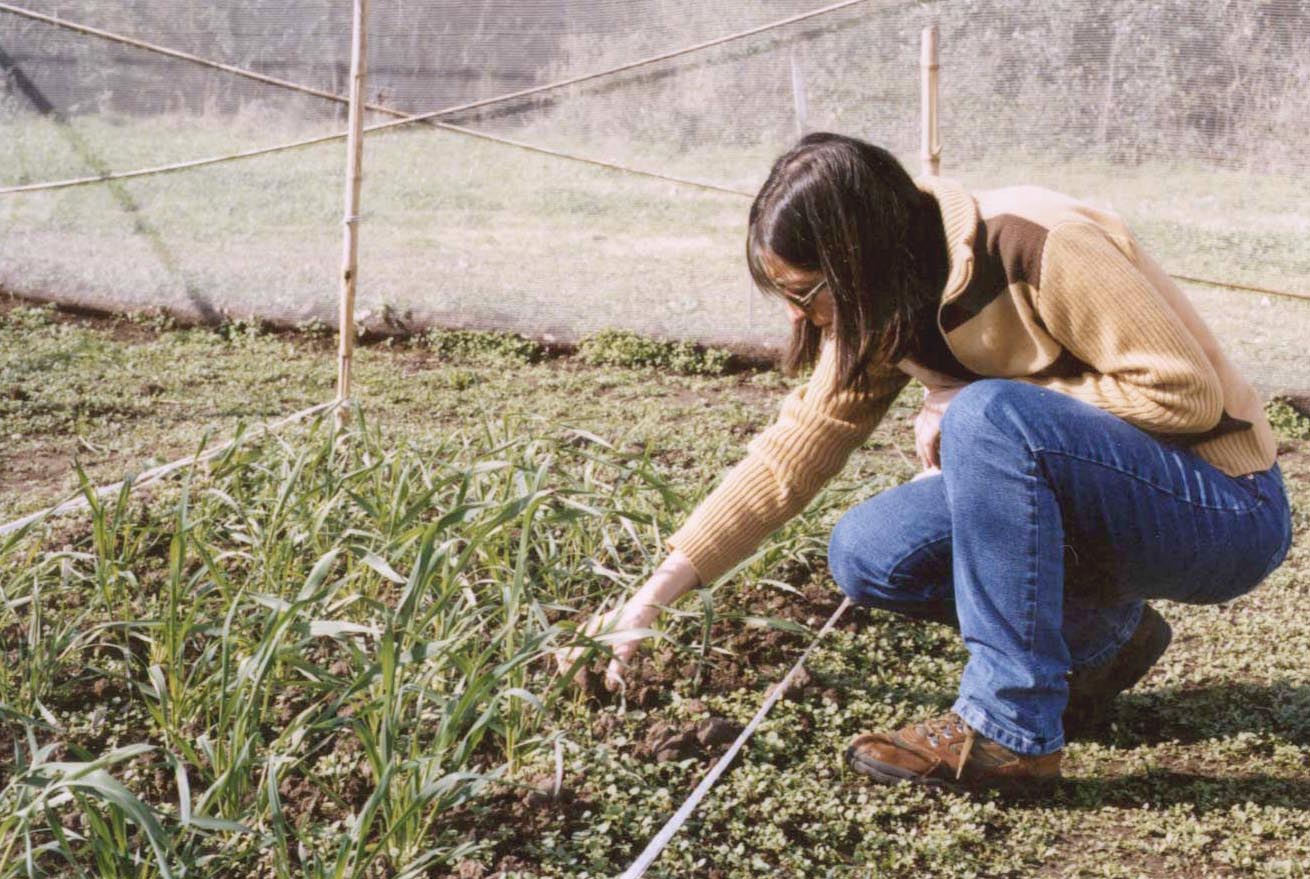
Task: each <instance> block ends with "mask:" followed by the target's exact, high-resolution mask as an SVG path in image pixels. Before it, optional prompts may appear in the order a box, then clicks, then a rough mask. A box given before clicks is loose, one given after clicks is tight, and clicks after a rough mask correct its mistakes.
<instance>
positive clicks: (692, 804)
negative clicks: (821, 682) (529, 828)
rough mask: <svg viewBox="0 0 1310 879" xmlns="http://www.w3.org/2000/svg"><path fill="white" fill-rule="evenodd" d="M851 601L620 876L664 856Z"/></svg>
mask: <svg viewBox="0 0 1310 879" xmlns="http://www.w3.org/2000/svg"><path fill="white" fill-rule="evenodd" d="M850 604H851V600H850V599H849V598H847V599H844V600H843V601H842V603H841V605H840V606H839V607H838V608H837V609H836V610H835V611H833V614H832V616H830V617H828V622H826V623H824V624H823V628H822V629H820V630H819V634H818V635H816V636H815V637H814V640H813V641H811V642H810V646H809V647H806V648H805V652H804V653H802V654H801V656H800V659H797V660H796V664H795V665H793V666H792V667H791V671H789V672H787V676H786V677H784V678H783V679H782V682H781V683H779V684H778V685H777V686H776V687H774V688H773V692H772V693H770V694H769V697H768V698H767V699H765V700H764V704H763V705H761V706H760V710H759V711H757V712H755V716H754V717H752V718H751V722H750V723H748V724H746V728H745V729H744V730H742V731H741V735H739V736H737V740H736V741H735V742H733V743H732V747H730V748H728V750H727V752H726V753H725V754H724V755H723V756H722V757H720V758H719V762H718V763H715V764H714V768H713V769H711V770H710V771H709V774H707V775H706V776H705V777H704V778H702V779H701V782H700V784H698V785H696V789H695V790H694V791H692V792H691V796H689V797H687V800H686V802H684V803H683V804H682V805H681V806H680V807H679V808H678V811H676V812H674V813H673V817H672V818H670V819H669V820H668V821H667V822H666V823H665V824H664V826H663V827H661V828H660V832H659V833H657V834H655V836H654V837H653V838H652V839H651V841H650V842H648V843H647V844H646V848H645V849H644V850H643V851H642V853H641V854H640V855H638V856H637V860H635V861H633V862H632V866H630V867H628V869H626V870H624V871H623V874H622V875H621V876H620V877H619V879H637V877H639V876H643V875H645V873H646V870H647V869H649V868H650V865H651V864H653V863H654V862H655V859H656V858H658V857H659V856H660V852H662V851H664V847H665V846H667V845H668V844H669V840H671V839H673V834H675V833H677V832H678V830H679V829H681V827H682V825H683V824H684V823H686V821H687V819H688V818H689V817H691V813H692V812H693V811H694V810H695V808H696V806H697V805H699V804H700V801H701V800H702V799H704V798H705V794H707V793H708V792H709V790H710V788H712V787H713V786H714V782H716V781H718V780H719V776H720V775H722V774H723V773H724V771H725V770H727V768H728V766H729V764H731V763H732V760H733V758H734V757H736V756H737V752H738V751H740V750H741V748H742V745H744V744H746V740H747V739H749V738H750V737H751V735H753V734H754V732H755V730H756V729H757V728H758V727H759V725H760V724H761V723H763V722H764V718H765V716H766V715H767V714H768V713H769V711H770V709H772V708H773V706H774V705H776V704H777V703H778V700H779V699H781V698H782V697H783V696H785V695H786V693H787V690H788V689H789V688H790V687H791V683H792V681H793V680H794V679H795V677H796V674H797V672H799V671H800V670H801V667H802V666H804V665H805V660H806V659H808V658H809V656H810V653H811V652H812V651H813V650H814V648H815V647H816V646H817V645H818V643H819V641H820V640H822V639H823V636H824V635H826V634H828V632H830V631H831V630H832V627H833V626H834V625H836V624H837V619H838V618H839V617H840V616H841V615H842V614H843V613H845V611H846V608H848V607H850Z"/></svg>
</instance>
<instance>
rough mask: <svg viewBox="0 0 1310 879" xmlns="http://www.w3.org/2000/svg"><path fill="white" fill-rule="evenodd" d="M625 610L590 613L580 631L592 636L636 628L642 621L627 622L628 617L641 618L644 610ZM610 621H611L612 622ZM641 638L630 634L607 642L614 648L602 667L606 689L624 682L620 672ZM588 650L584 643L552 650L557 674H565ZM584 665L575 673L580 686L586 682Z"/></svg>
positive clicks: (612, 688)
mask: <svg viewBox="0 0 1310 879" xmlns="http://www.w3.org/2000/svg"><path fill="white" fill-rule="evenodd" d="M627 610H628V611H629V613H628V614H622V613H621V612H620V609H619V608H615V609H614V610H611V611H608V612H606V613H603V614H599V615H597V616H593V617H592V618H591V620H590V621H588V623H587V625H586V626H585V627H583V629H582V633H581V634H583V635H586V636H588V637H595V636H597V635H601V634H615V635H619V634H620V633H622V632H623V631H624V630H625V629H639V628H641V627H642V623H640V622H639V621H638V622H630V621H629V619H628V617H629V616H634V617H638V618H640V617H641V616H643V614H642V613H641V612H640V609H636V608H627ZM611 621H613V625H612V626H611ZM641 641H642V636H641V635H633V636H632V637H630V638H622V637H618V638H617V639H615V640H612V641H611V642H610V648H611V650H612V651H613V655H614V658H613V659H611V660H610V662H609V665H608V666H606V669H605V686H606V688H607V689H609V690H611V691H613V690H620V689H622V688H623V686H624V678H623V675H624V673H625V671H626V670H627V665H628V662H629V661H630V660H631V659H632V657H633V656H634V655H636V652H637V649H638V647H639V646H640V644H641ZM586 651H587V647H585V646H574V647H564V648H561V649H559V650H557V651H555V658H556V662H557V663H558V665H559V672H560V674H566V673H567V672H568V670H569V669H570V668H571V667H572V666H573V663H574V662H576V661H577V660H578V658H579V657H581V656H582V655H584V654H585V653H586ZM586 673H587V669H586V668H585V667H584V668H580V669H578V671H577V672H576V673H575V674H574V677H573V680H574V683H576V684H578V685H579V686H582V685H584V684H585V683H586Z"/></svg>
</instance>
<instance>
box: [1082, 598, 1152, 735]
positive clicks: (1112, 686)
mask: <svg viewBox="0 0 1310 879" xmlns="http://www.w3.org/2000/svg"><path fill="white" fill-rule="evenodd" d="M1172 639H1173V630H1172V629H1171V628H1169V623H1167V622H1166V621H1165V618H1164V617H1162V616H1160V614H1159V613H1158V612H1157V611H1156V610H1155V609H1154V608H1153V607H1151V606H1150V605H1149V604H1148V605H1147V606H1146V608H1145V609H1144V610H1143V611H1142V619H1141V622H1139V623H1138V624H1137V628H1136V629H1134V630H1133V635H1132V637H1131V638H1129V639H1128V642H1127V643H1126V644H1124V646H1122V647H1120V648H1119V652H1118V653H1116V654H1115V655H1114V656H1112V657H1111V658H1110V660H1109V661H1108V662H1105V663H1102V664H1101V665H1098V666H1094V667H1092V668H1080V669H1077V670H1075V671H1073V672H1071V673H1070V674H1069V705H1068V707H1066V708H1065V710H1064V736H1065V739H1066V740H1069V739H1073V738H1077V737H1080V736H1084V735H1087V734H1088V733H1090V732H1093V731H1094V730H1095V729H1096V728H1098V727H1100V726H1103V725H1104V724H1105V721H1106V718H1107V715H1108V713H1109V708H1110V703H1112V702H1113V701H1114V697H1115V696H1118V695H1119V694H1120V693H1122V692H1123V691H1124V690H1127V689H1129V688H1130V687H1132V686H1133V685H1134V684H1136V683H1137V682H1138V681H1140V680H1141V679H1142V678H1144V677H1146V673H1147V672H1148V671H1150V670H1151V666H1153V665H1155V663H1156V661H1157V660H1159V658H1160V657H1161V656H1163V655H1164V652H1165V650H1166V649H1168V647H1169V642H1170V641H1171V640H1172Z"/></svg>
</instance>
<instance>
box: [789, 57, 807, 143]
mask: <svg viewBox="0 0 1310 879" xmlns="http://www.w3.org/2000/svg"><path fill="white" fill-rule="evenodd" d="M796 53H797V50H796V49H793V50H792V52H791V99H792V105H793V107H794V108H795V110H796V137H797V138H798V139H799V138H802V137H804V136H805V132H806V131H808V130H809V116H810V100H809V95H808V93H807V92H806V90H805V72H804V71H803V70H802V69H801V62H800V58H799V57H798V56H797V54H796Z"/></svg>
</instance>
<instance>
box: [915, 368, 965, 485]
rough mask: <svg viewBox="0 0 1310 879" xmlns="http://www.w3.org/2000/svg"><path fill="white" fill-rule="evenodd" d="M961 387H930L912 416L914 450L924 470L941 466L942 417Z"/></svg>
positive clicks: (931, 469)
mask: <svg viewBox="0 0 1310 879" xmlns="http://www.w3.org/2000/svg"><path fill="white" fill-rule="evenodd" d="M962 387H964V386H963V385H955V386H948V387H930V388H928V389H927V393H926V394H925V395H924V398H923V408H922V409H920V410H919V414H918V415H916V416H914V450H915V451H916V452H918V454H919V463H920V464H922V465H923V469H924V470H929V471H933V470H937V469H939V468H940V467H941V466H942V416H943V415H945V414H946V407H947V406H949V405H950V403H951V400H953V399H955V395H956V394H958V393H959V392H960V388H962Z"/></svg>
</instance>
